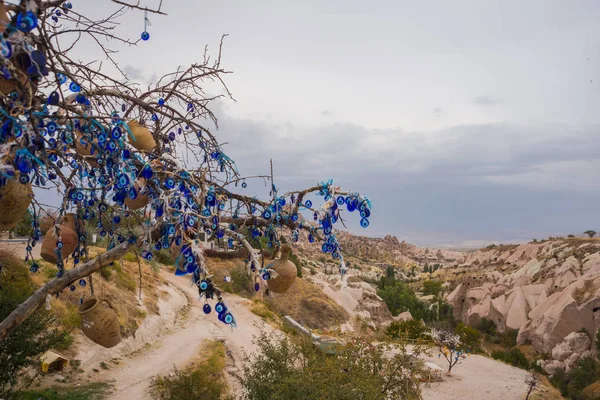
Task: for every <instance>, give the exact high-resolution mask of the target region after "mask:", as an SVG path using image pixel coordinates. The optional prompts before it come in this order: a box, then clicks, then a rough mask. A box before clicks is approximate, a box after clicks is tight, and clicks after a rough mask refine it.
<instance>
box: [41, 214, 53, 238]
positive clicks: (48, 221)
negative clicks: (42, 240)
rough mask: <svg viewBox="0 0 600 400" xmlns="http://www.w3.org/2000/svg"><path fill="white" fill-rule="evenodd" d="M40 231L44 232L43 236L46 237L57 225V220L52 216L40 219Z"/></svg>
mask: <svg viewBox="0 0 600 400" xmlns="http://www.w3.org/2000/svg"><path fill="white" fill-rule="evenodd" d="M39 224H40V230H41V231H42V235H45V234H46V232H48V231H49V230H50V228H52V227H53V226H54V225H56V220H55V219H54V218H52V217H51V216H50V215H46V216H44V217H42V218H40V221H39Z"/></svg>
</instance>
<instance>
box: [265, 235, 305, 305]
mask: <svg viewBox="0 0 600 400" xmlns="http://www.w3.org/2000/svg"><path fill="white" fill-rule="evenodd" d="M290 252H291V249H290V246H288V245H287V244H284V245H283V246H281V258H278V259H275V260H273V261H272V262H270V263H269V264H268V265H267V266H266V267H265V268H270V269H272V270H274V271H275V273H277V277H276V278H274V279H269V280H268V281H267V285H268V286H269V290H270V291H271V292H273V293H285V292H287V291H288V289H289V288H290V287H291V286H292V284H293V283H294V281H295V280H296V275H297V269H296V265H295V264H294V263H293V262H291V261H290V260H289V259H288V257H289V256H290Z"/></svg>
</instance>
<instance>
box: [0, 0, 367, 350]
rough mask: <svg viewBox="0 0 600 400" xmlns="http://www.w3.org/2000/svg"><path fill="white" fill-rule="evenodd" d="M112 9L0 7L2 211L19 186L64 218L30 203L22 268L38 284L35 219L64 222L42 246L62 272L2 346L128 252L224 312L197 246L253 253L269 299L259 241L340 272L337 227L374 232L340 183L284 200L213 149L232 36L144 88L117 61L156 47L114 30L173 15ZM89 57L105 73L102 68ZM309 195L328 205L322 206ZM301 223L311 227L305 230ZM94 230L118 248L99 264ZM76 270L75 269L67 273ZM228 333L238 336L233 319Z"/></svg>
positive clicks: (25, 309) (134, 6)
mask: <svg viewBox="0 0 600 400" xmlns="http://www.w3.org/2000/svg"><path fill="white" fill-rule="evenodd" d="M105 1H106V2H107V5H112V6H114V7H120V8H117V9H115V10H114V11H112V12H109V13H108V14H107V15H106V16H104V17H98V16H90V15H84V14H82V13H79V12H78V11H77V10H76V9H74V8H73V7H72V5H71V3H69V2H68V1H66V0H49V1H42V0H21V1H20V2H18V4H14V5H9V6H5V5H4V4H1V2H0V5H1V6H2V7H0V33H2V36H1V41H0V50H1V51H0V72H2V74H0V111H1V113H0V126H1V129H0V205H2V196H3V194H2V190H3V188H4V187H7V185H8V184H9V183H11V184H12V183H13V182H18V183H19V184H21V185H25V187H27V188H29V190H30V191H31V189H32V188H33V189H34V192H39V191H41V190H48V191H52V192H55V193H57V194H58V196H59V197H60V199H61V201H60V205H59V206H58V207H51V206H49V205H46V204H42V203H41V202H40V201H38V200H37V199H36V198H35V197H33V199H31V203H30V209H31V211H32V213H33V215H34V223H33V226H32V233H31V238H30V242H29V246H28V254H27V257H26V261H28V262H29V263H30V265H31V270H32V272H35V271H37V265H36V263H35V262H34V260H33V257H32V253H31V249H32V248H33V247H34V246H36V245H39V243H40V241H41V240H42V233H41V230H40V227H39V219H40V216H43V215H45V214H53V215H56V216H57V218H58V221H57V222H58V223H57V224H56V225H55V226H54V227H53V228H51V230H50V235H51V236H50V237H49V238H48V234H46V238H47V239H46V240H51V241H52V244H53V246H52V247H54V250H53V251H54V255H55V256H56V259H57V260H58V261H57V277H56V278H55V279H53V280H51V281H50V282H48V283H47V284H45V285H44V286H42V287H41V288H39V289H38V290H37V291H36V292H35V293H34V294H33V295H32V296H31V297H29V298H28V299H27V300H26V301H25V302H24V303H22V304H21V305H20V306H19V307H18V308H17V309H16V310H14V311H13V312H12V313H11V314H10V315H9V316H8V317H7V318H6V319H5V320H4V321H2V322H1V323H0V340H3V339H4V338H6V336H7V335H9V334H10V333H11V332H12V331H13V330H14V329H15V328H16V327H17V326H19V324H20V323H22V322H23V321H24V320H25V319H26V318H28V317H29V316H30V315H31V314H32V313H33V312H34V311H35V309H36V308H37V307H39V306H40V305H41V304H42V303H43V302H44V300H45V299H46V296H47V295H57V294H59V293H60V292H61V291H63V290H64V289H65V288H67V287H69V286H71V285H72V283H73V282H78V281H79V280H81V279H84V278H86V277H88V276H90V275H91V274H93V273H94V272H97V271H99V270H100V269H102V268H103V267H105V266H107V265H108V264H110V263H111V262H113V261H115V260H118V259H119V258H121V257H122V256H123V255H124V254H125V253H127V252H128V251H130V250H133V249H136V250H138V251H139V253H140V254H141V255H142V256H143V257H144V258H146V259H150V258H152V252H153V251H156V250H159V249H164V248H174V249H177V251H178V252H179V253H180V255H181V256H180V259H182V261H181V263H180V265H178V272H179V273H183V274H184V273H189V274H191V275H192V276H193V281H194V282H195V283H196V284H197V285H198V288H199V291H200V294H201V295H203V296H206V297H207V298H214V297H216V299H217V300H219V301H222V298H221V295H220V294H221V292H220V290H219V288H218V287H217V286H216V285H215V284H213V283H212V282H210V281H209V280H208V279H209V276H210V272H209V271H208V269H207V267H206V264H205V262H204V256H203V252H202V247H201V245H200V243H199V242H200V236H201V235H206V236H207V237H209V238H211V239H215V238H216V239H219V240H224V241H226V242H227V245H228V247H230V248H237V247H240V248H241V247H243V248H246V249H247V251H248V253H249V257H248V269H249V270H250V271H251V272H252V273H253V276H254V280H255V284H256V288H257V290H262V289H263V288H264V287H265V286H266V283H267V282H266V281H264V280H263V275H266V276H269V275H270V276H271V277H275V275H276V274H275V273H274V272H273V273H271V274H263V272H264V271H261V269H262V268H261V267H262V264H261V259H260V256H259V251H257V249H255V248H254V247H255V246H258V247H260V242H259V241H258V240H257V239H258V238H260V237H265V238H267V241H268V245H269V246H272V247H277V246H278V245H279V243H280V238H281V237H282V235H288V237H289V239H290V240H291V241H297V240H300V239H302V238H307V239H308V240H309V241H311V242H313V241H322V249H323V252H324V253H328V254H330V255H331V256H332V257H333V258H334V259H337V260H338V261H341V260H342V255H341V251H340V250H341V249H340V246H339V244H338V242H337V239H336V236H335V235H334V234H333V226H334V224H335V223H336V222H338V221H341V222H343V219H342V217H343V213H342V208H346V209H347V210H348V211H350V212H351V211H356V212H357V213H360V218H362V219H361V225H362V226H368V217H369V216H370V202H369V200H368V199H367V198H365V197H363V196H361V195H360V194H358V193H355V192H348V191H343V190H342V189H341V188H339V187H337V186H335V185H334V184H333V182H332V181H331V180H329V181H325V182H321V183H319V184H316V185H314V186H312V187H309V188H304V189H300V190H293V191H288V192H282V191H280V190H279V189H278V188H277V187H276V185H275V183H274V181H273V171H272V170H271V173H270V174H269V175H265V176H258V177H257V176H255V177H243V176H242V175H241V174H240V172H239V171H238V169H237V166H236V165H235V162H234V161H233V160H232V159H231V158H230V157H228V156H227V154H226V153H225V151H224V149H223V146H222V145H221V144H220V143H219V142H218V141H217V139H216V138H215V135H214V133H213V129H212V127H213V126H214V129H217V128H218V124H217V118H216V117H215V115H214V114H213V112H212V111H211V110H210V108H209V105H210V103H211V102H213V101H214V100H216V99H220V98H223V97H225V98H230V97H231V93H230V91H229V89H228V88H227V86H226V84H225V82H224V76H225V75H227V74H229V71H227V70H226V69H224V68H223V66H222V65H221V54H222V47H223V38H224V37H225V36H223V38H222V39H221V43H220V44H219V47H218V51H217V52H216V55H214V56H211V55H210V54H209V51H208V49H205V51H204V54H203V55H202V56H201V59H200V60H199V61H198V62H197V63H194V64H192V65H190V66H188V67H178V68H177V69H176V70H175V71H173V72H170V73H168V74H165V75H164V76H162V77H160V78H158V79H157V80H156V82H154V83H152V84H151V85H148V86H147V87H142V85H141V84H140V83H137V82H135V81H134V80H132V79H130V78H129V77H128V74H127V73H126V71H125V70H124V69H122V68H121V67H120V65H119V63H118V62H117V59H116V55H117V53H118V50H119V49H120V48H123V47H125V48H126V47H129V46H135V45H140V44H142V45H143V44H144V43H145V41H146V40H149V39H150V38H149V34H147V32H144V34H142V35H141V39H137V38H136V39H131V38H126V37H120V36H119V34H118V27H119V24H120V22H121V20H122V19H123V16H124V15H125V14H126V13H127V12H133V13H136V12H137V13H142V12H143V13H144V14H145V15H146V16H145V17H144V18H145V19H146V21H147V20H148V17H147V14H148V13H151V15H155V16H156V17H159V15H164V14H165V12H164V10H163V9H162V8H163V4H162V1H161V2H160V4H159V6H158V8H155V9H150V8H148V7H145V6H144V5H143V4H140V1H139V0H136V2H135V3H134V2H126V1H120V0H112V1H111V0H105ZM116 4H118V6H117V5H116ZM107 8H109V7H107ZM3 21H4V22H3ZM93 46H96V49H97V50H98V51H99V52H100V54H102V55H103V57H102V58H103V59H102V60H98V59H96V58H97V56H95V55H93V54H94V52H93V51H92V47H93ZM82 55H92V56H91V58H92V59H89V60H85V59H84V60H82V59H80V58H79V57H81V56H82ZM207 87H210V90H208V89H207ZM256 180H259V182H260V181H261V180H262V181H264V182H265V184H268V185H269V187H270V189H271V190H270V198H267V199H258V198H256V197H255V196H252V195H251V194H247V193H245V192H246V191H245V189H246V188H247V185H248V183H249V182H252V181H256ZM309 195H315V196H320V197H322V199H323V201H322V202H321V203H319V204H315V205H313V203H312V201H311V200H309V199H308V196H309ZM134 200H135V201H136V202H135V204H137V205H132V204H133V201H134ZM140 203H141V205H140ZM302 212H304V213H305V214H308V215H310V216H311V217H312V216H314V219H313V218H311V219H310V220H308V219H304V218H303V217H302ZM69 213H72V214H75V218H76V221H77V223H76V234H77V235H76V248H75V250H72V249H71V250H69V251H68V252H67V249H66V246H65V243H66V242H65V237H66V233H65V232H66V228H63V227H62V225H61V221H64V220H65V217H66V216H67V214H69ZM86 221H94V223H95V224H96V226H94V227H93V228H97V231H98V233H99V234H100V236H102V237H105V238H108V239H109V245H108V251H106V252H105V253H103V254H102V255H99V256H98V257H96V258H94V259H92V260H88V258H87V256H88V254H87V243H88V232H89V231H90V229H93V228H92V227H90V226H88V227H87V228H86V226H85V223H86ZM54 241H55V242H54ZM54 245H55V246H54ZM63 253H68V254H63ZM69 256H70V257H72V258H73V260H74V263H75V266H74V268H72V269H70V270H66V269H65V263H64V259H65V258H66V257H69ZM203 282H204V283H209V284H208V285H202V283H203ZM207 286H208V289H207V288H206V287H207ZM82 290H83V289H82ZM225 322H226V323H231V324H235V320H234V319H233V316H231V317H230V318H229V319H227V320H226V321H225Z"/></svg>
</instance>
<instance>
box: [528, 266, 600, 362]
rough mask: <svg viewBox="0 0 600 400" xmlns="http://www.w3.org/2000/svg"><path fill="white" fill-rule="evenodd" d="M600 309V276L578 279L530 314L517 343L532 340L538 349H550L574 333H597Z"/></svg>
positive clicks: (547, 350)
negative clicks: (590, 278) (591, 278)
mask: <svg viewBox="0 0 600 400" xmlns="http://www.w3.org/2000/svg"><path fill="white" fill-rule="evenodd" d="M599 311H600V277H597V278H596V279H593V280H585V279H581V280H577V281H575V282H573V283H572V284H570V285H569V286H567V287H566V288H565V289H563V290H562V291H560V292H556V293H554V294H552V295H551V296H550V297H548V299H547V300H546V301H544V302H542V303H540V304H539V305H538V306H537V307H536V308H534V309H533V310H532V311H531V312H530V313H529V318H530V319H529V320H528V321H527V322H526V323H525V324H524V325H523V326H522V327H521V328H520V330H519V335H518V337H517V343H519V344H521V343H525V342H526V341H527V340H529V341H531V343H532V344H533V345H534V346H535V348H536V349H538V350H539V351H541V352H545V353H547V352H550V351H551V350H552V349H553V348H554V346H556V345H557V344H558V343H559V342H561V341H562V340H563V339H564V338H565V337H566V336H567V335H569V334H570V333H572V332H577V331H580V330H582V329H583V330H585V331H586V332H591V333H595V332H596V331H597V330H598V324H597V323H596V318H597V315H596V314H598V312H599Z"/></svg>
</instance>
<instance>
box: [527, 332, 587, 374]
mask: <svg viewBox="0 0 600 400" xmlns="http://www.w3.org/2000/svg"><path fill="white" fill-rule="evenodd" d="M590 345H591V340H590V337H589V336H588V334H587V333H585V332H572V333H570V334H569V335H567V336H566V337H565V338H564V339H563V340H562V341H561V342H560V343H558V344H557V345H556V346H554V348H553V349H552V353H551V354H552V360H547V361H541V362H540V363H539V364H540V366H541V367H542V368H543V369H544V370H545V371H546V372H547V373H548V374H549V375H554V374H555V373H556V371H558V370H559V369H563V370H565V371H566V372H569V371H570V370H571V368H573V366H574V365H575V364H576V363H577V361H579V359H580V358H582V357H588V356H591V355H593V353H592V352H591V351H590V350H589V348H590Z"/></svg>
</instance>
